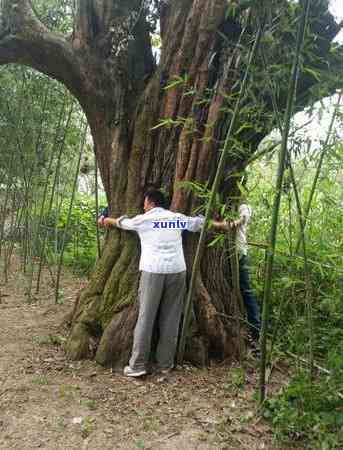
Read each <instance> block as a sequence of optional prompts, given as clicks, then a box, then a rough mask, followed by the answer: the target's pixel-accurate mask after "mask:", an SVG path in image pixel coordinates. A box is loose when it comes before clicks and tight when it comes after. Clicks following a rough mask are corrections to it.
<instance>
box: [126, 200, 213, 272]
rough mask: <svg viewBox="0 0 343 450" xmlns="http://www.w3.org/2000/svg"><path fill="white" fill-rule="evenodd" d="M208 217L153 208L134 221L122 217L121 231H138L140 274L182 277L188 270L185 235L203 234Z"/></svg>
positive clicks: (133, 219)
mask: <svg viewBox="0 0 343 450" xmlns="http://www.w3.org/2000/svg"><path fill="white" fill-rule="evenodd" d="M204 221H205V219H204V217H201V216H198V217H188V216H185V215H183V214H180V213H175V212H172V211H169V210H167V209H164V208H159V207H157V208H153V209H151V210H149V211H148V212H146V213H145V214H140V215H138V216H136V217H133V218H132V219H129V218H127V217H126V216H122V217H119V219H118V220H117V223H118V227H119V228H122V229H123V230H129V231H136V232H137V233H138V236H139V238H140V241H141V258H140V262H139V270H144V271H145V272H152V273H178V272H183V271H185V270H186V263H185V258H184V254H183V247H182V231H183V230H187V231H192V232H197V231H200V230H201V228H202V226H203V224H204Z"/></svg>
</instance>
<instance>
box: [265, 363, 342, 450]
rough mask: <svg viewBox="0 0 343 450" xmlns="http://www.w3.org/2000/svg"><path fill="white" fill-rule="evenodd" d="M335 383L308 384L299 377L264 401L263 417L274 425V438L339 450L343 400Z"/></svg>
mask: <svg viewBox="0 0 343 450" xmlns="http://www.w3.org/2000/svg"><path fill="white" fill-rule="evenodd" d="M340 359H341V363H342V362H343V358H342V357H341V358H340ZM337 381H338V380H337V379H336V380H333V379H332V377H327V376H326V377H321V378H320V379H319V380H318V381H316V382H313V383H311V381H310V380H309V378H308V374H306V373H299V374H297V375H296V376H295V377H294V378H293V379H292V380H291V381H290V382H289V383H288V385H287V386H286V387H284V388H283V389H282V390H281V392H280V393H279V394H278V395H277V396H275V397H273V398H271V399H269V400H267V401H266V402H265V404H264V410H263V415H264V417H265V418H267V419H269V420H271V422H272V423H273V425H274V428H275V432H276V436H277V438H278V439H279V440H283V441H289V440H293V441H299V440H306V441H308V442H310V443H311V448H313V449H318V450H328V449H340V448H342V446H343V399H342V398H340V397H339V395H338V390H337ZM342 381H343V377H342V378H341V379H340V382H341V383H342Z"/></svg>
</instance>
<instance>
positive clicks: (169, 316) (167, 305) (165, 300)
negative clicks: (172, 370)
mask: <svg viewBox="0 0 343 450" xmlns="http://www.w3.org/2000/svg"><path fill="white" fill-rule="evenodd" d="M185 289H186V272H179V273H170V274H162V273H150V272H142V273H141V279H140V283H139V291H138V292H139V314H138V319H137V323H136V328H135V333H134V340H133V349H132V356H131V359H130V362H129V364H130V367H131V368H132V369H135V370H141V369H146V368H147V364H148V362H149V356H150V351H151V338H152V333H153V329H154V324H155V319H156V316H157V313H159V314H158V328H159V341H158V345H157V351H156V360H157V365H158V366H159V367H160V368H169V367H173V365H174V357H175V353H176V346H177V338H178V331H179V324H180V318H181V313H182V308H183V299H184V294H185Z"/></svg>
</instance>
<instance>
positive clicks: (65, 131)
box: [36, 105, 73, 292]
mask: <svg viewBox="0 0 343 450" xmlns="http://www.w3.org/2000/svg"><path fill="white" fill-rule="evenodd" d="M72 113H73V105H71V107H70V108H69V112H68V117H67V122H66V126H65V130H64V133H63V138H62V141H61V142H60V145H59V148H58V156H57V162H56V169H55V176H54V181H53V185H52V189H51V194H50V200H49V205H48V209H47V215H49V214H50V212H51V210H52V206H53V202H54V198H55V191H56V186H57V176H58V170H59V166H60V164H61V158H62V154H63V151H64V146H65V140H66V136H67V131H68V127H69V123H70V120H71V116H72ZM57 141H58V140H57V137H56V143H57ZM46 241H47V232H45V233H44V234H43V239H42V244H41V253H40V258H39V267H38V273H37V280H36V292H39V286H40V279H41V274H42V269H43V265H44V260H45V246H46Z"/></svg>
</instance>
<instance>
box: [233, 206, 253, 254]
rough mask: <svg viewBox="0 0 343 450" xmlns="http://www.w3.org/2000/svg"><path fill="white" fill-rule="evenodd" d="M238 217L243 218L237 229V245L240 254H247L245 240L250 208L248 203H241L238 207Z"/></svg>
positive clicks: (250, 212)
mask: <svg viewBox="0 0 343 450" xmlns="http://www.w3.org/2000/svg"><path fill="white" fill-rule="evenodd" d="M238 212H239V218H240V219H243V220H242V223H241V225H240V226H239V227H238V229H237V247H238V252H239V254H240V255H245V256H246V255H247V253H248V242H247V227H248V223H249V221H250V219H251V214H252V210H251V208H250V206H249V205H247V204H245V203H243V204H242V205H241V206H240V207H239V210H238Z"/></svg>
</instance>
